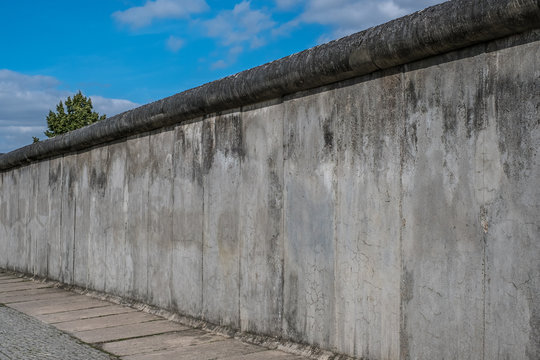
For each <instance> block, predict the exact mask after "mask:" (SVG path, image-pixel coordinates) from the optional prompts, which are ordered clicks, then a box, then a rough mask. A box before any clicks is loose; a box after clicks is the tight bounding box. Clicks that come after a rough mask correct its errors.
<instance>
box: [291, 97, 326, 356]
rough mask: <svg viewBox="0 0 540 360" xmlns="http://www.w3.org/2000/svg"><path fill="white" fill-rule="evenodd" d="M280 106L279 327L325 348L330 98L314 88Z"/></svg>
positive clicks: (296, 337) (294, 338)
mask: <svg viewBox="0 0 540 360" xmlns="http://www.w3.org/2000/svg"><path fill="white" fill-rule="evenodd" d="M284 106H285V110H284V119H285V124H284V131H285V135H284V140H285V149H286V150H285V163H284V184H285V186H284V193H285V194H284V209H285V210H284V211H285V214H286V215H285V217H284V227H285V232H284V236H285V237H284V241H285V243H284V249H285V255H284V311H283V312H284V313H283V317H284V322H283V331H284V333H285V334H286V336H287V337H290V338H291V339H293V340H295V341H301V342H308V343H312V344H316V345H319V346H322V347H326V348H327V347H329V346H330V344H331V340H332V339H333V337H334V329H333V324H334V319H335V313H334V311H335V308H334V284H335V283H334V261H335V255H334V254H335V223H334V211H335V191H336V177H335V175H336V174H335V171H336V166H335V147H334V144H333V141H334V140H333V137H332V136H331V135H330V133H332V132H333V131H334V129H333V126H334V124H333V122H332V118H331V114H332V111H333V106H334V99H333V98H332V97H331V96H330V94H329V93H328V92H320V93H314V94H309V95H306V96H303V97H298V98H293V99H287V100H286V101H285V102H284Z"/></svg>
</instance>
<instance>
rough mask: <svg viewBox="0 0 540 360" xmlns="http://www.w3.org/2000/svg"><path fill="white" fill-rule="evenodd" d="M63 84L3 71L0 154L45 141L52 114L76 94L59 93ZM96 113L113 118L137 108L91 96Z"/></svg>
mask: <svg viewBox="0 0 540 360" xmlns="http://www.w3.org/2000/svg"><path fill="white" fill-rule="evenodd" d="M59 85H60V81H58V80H57V79H55V78H53V77H50V76H42V75H25V74H21V73H18V72H15V71H11V70H6V69H4V70H0V153H3V152H8V151H11V150H14V149H16V148H19V147H21V146H24V145H27V144H29V143H31V142H32V136H37V137H40V138H44V135H43V131H45V129H46V127H47V123H46V120H45V119H46V117H47V114H48V113H49V110H55V109H56V105H57V104H58V103H59V102H60V100H65V99H66V98H67V97H68V96H70V95H73V94H74V93H75V92H76V90H75V91H66V90H60V89H59V88H58V86H59ZM90 98H91V99H92V103H93V105H94V109H95V110H96V111H97V112H99V113H100V114H107V116H112V115H115V114H118V113H120V112H123V111H126V110H129V109H132V108H134V107H136V106H138V104H136V103H134V102H131V101H129V100H122V99H109V98H105V97H102V96H92V95H91V96H90Z"/></svg>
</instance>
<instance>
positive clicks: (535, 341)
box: [526, 291, 540, 360]
mask: <svg viewBox="0 0 540 360" xmlns="http://www.w3.org/2000/svg"><path fill="white" fill-rule="evenodd" d="M531 292H532V291H531ZM528 302H529V309H531V310H530V318H529V326H530V332H529V344H527V350H526V354H527V357H528V358H529V360H537V359H540V307H539V305H538V298H537V297H535V296H529V297H528Z"/></svg>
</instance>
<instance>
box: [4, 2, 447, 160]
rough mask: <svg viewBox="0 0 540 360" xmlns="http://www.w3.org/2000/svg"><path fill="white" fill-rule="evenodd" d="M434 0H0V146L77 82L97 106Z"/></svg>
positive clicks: (114, 104)
mask: <svg viewBox="0 0 540 360" xmlns="http://www.w3.org/2000/svg"><path fill="white" fill-rule="evenodd" d="M440 2H442V1H441V0H296V1H293V0H267V1H256V0H252V1H241V0H236V1H211V0H107V1H104V0H94V1H73V0H71V1H64V0H54V1H39V0H17V1H7V0H6V1H1V2H0V44H1V46H2V49H1V54H2V55H1V56H0V153H2V152H8V151H11V150H14V149H16V148H19V147H21V146H24V145H27V144H29V143H31V139H32V136H37V137H40V138H44V135H43V131H44V130H45V128H46V122H45V117H46V116H47V114H48V111H49V109H54V108H55V107H56V104H57V103H58V102H59V101H60V100H62V99H65V98H66V97H67V96H68V95H72V94H74V93H75V92H76V91H78V90H81V91H82V92H83V94H85V95H88V96H90V97H91V98H92V100H93V103H94V108H95V109H96V110H97V111H98V112H100V113H105V114H107V116H112V115H115V114H117V113H120V112H122V111H125V110H128V109H131V108H134V107H137V106H138V105H142V104H145V103H148V102H151V101H154V100H157V99H160V98H163V97H166V96H170V95H173V94H175V93H178V92H181V91H183V90H187V89H190V88H192V87H195V86H198V85H201V84H204V83H206V82H209V81H212V80H216V79H219V78H222V77H224V76H227V75H230V74H234V73H237V72H239V71H242V70H245V69H249V68H252V67H254V66H257V65H260V64H264V63H266V62H269V61H272V60H275V59H278V58H281V57H284V56H287V55H290V54H292V53H295V52H298V51H301V50H304V49H307V48H309V47H312V46H315V45H317V44H320V43H324V42H327V41H330V40H332V39H336V38H339V37H342V36H345V35H348V34H351V33H354V32H357V31H360V30H363V29H366V28H369V27H371V26H374V25H377V24H380V23H384V22H386V21H388V20H391V19H393V18H397V17H400V16H402V15H405V14H407V13H410V12H413V11H416V10H419V9H423V8H425V7H427V6H430V5H433V4H436V3H440Z"/></svg>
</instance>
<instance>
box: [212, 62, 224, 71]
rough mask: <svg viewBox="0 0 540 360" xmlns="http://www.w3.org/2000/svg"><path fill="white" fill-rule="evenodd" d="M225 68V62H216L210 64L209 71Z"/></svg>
mask: <svg viewBox="0 0 540 360" xmlns="http://www.w3.org/2000/svg"><path fill="white" fill-rule="evenodd" d="M227 66H228V65H227V63H226V62H225V60H218V61H216V62H214V63H212V65H211V66H210V69H212V70H218V69H224V68H226V67H227Z"/></svg>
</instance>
